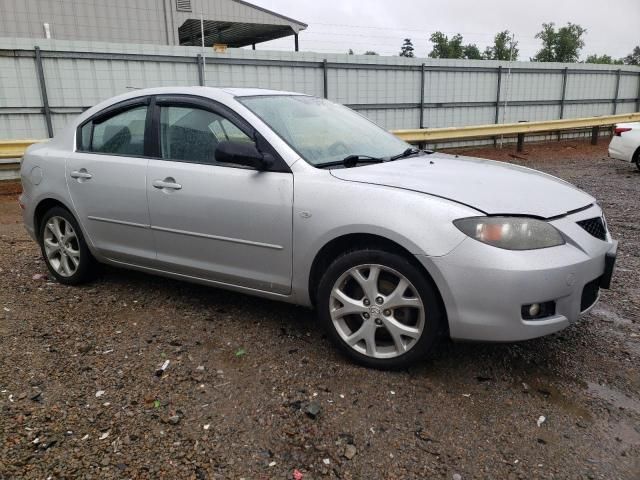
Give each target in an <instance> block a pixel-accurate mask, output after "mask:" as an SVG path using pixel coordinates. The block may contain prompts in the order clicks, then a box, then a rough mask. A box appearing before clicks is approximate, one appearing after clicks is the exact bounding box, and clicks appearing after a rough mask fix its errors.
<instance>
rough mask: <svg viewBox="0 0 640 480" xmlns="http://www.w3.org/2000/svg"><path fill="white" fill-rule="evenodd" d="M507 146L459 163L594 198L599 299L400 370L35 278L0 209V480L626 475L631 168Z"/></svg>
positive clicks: (306, 316)
mask: <svg viewBox="0 0 640 480" xmlns="http://www.w3.org/2000/svg"><path fill="white" fill-rule="evenodd" d="M526 148H527V149H528V152H526V153H525V154H521V155H519V156H520V157H521V158H514V157H512V156H510V155H511V154H513V153H514V149H513V147H509V148H508V149H505V150H504V151H496V150H494V149H492V148H488V149H475V150H465V151H464V153H465V154H472V155H477V156H484V157H491V158H498V159H502V160H506V161H510V162H515V163H519V164H524V165H527V166H531V167H533V168H538V169H541V170H544V171H546V172H549V173H551V174H554V175H558V176H560V177H562V178H564V179H566V180H569V181H570V182H573V183H575V184H576V185H578V186H579V187H581V188H583V189H584V190H586V191H588V192H590V193H591V194H593V195H595V196H596V197H597V198H598V199H599V201H600V204H601V205H602V206H603V208H604V210H605V211H606V215H607V219H608V222H609V226H610V229H611V231H612V233H613V236H614V237H615V238H617V239H619V240H620V246H619V253H618V264H617V271H616V273H615V277H614V281H613V285H612V289H611V290H610V291H604V292H603V294H602V298H601V302H600V304H599V305H598V306H597V307H596V308H595V309H594V310H593V311H592V312H591V313H590V314H588V315H586V316H585V317H584V318H583V320H582V321H580V322H579V323H578V324H576V325H573V326H572V327H570V328H568V329H566V330H564V331H562V332H560V333H558V334H555V335H552V336H549V337H546V338H541V339H537V340H532V341H528V342H523V343H519V344H464V343H457V344H456V343H452V342H449V341H445V342H443V343H442V344H441V345H440V346H439V347H438V349H437V351H436V352H435V354H434V355H433V357H432V358H430V359H428V360H425V361H424V363H422V364H421V365H417V366H415V367H413V368H411V369H409V370H406V371H401V372H382V371H375V370H367V369H364V368H361V367H358V366H355V365H353V364H351V363H349V362H348V361H347V360H346V359H345V358H343V357H342V356H340V355H339V354H338V353H337V352H336V350H335V349H334V348H333V347H332V346H331V345H330V344H329V342H328V340H327V339H326V338H325V336H324V334H323V332H322V331H321V330H320V329H319V328H318V326H317V325H316V323H315V322H314V316H313V313H312V312H311V311H308V310H306V309H303V308H299V307H294V306H290V305H285V304H280V303H275V302H270V301H266V300H260V299H256V298H252V297H248V296H244V295H240V294H235V293H229V292H225V291H222V290H216V289H213V288H205V287H201V286H194V285H190V284H187V283H180V282H177V281H172V280H167V279H162V278H157V277H152V276H148V275H144V274H140V273H133V272H127V271H120V270H115V269H111V268H106V269H105V270H104V272H103V273H102V274H101V275H100V277H99V278H98V280H96V281H95V282H94V283H93V284H91V285H87V286H84V287H76V288H70V287H65V286H61V285H59V284H57V283H54V282H51V281H48V280H46V278H45V279H41V278H38V277H37V276H36V278H34V275H35V274H44V273H46V271H45V266H44V263H43V262H42V260H41V259H40V255H39V251H38V248H37V246H36V244H35V243H34V242H32V241H31V240H30V239H29V237H28V236H27V234H26V232H25V230H24V228H23V227H22V224H21V218H20V211H19V208H18V205H17V203H16V201H15V196H4V197H0V198H1V199H0V304H1V305H0V309H1V310H0V410H1V415H0V478H1V479H10V478H11V479H13V478H33V479H36V478H37V479H46V478H51V479H58V478H86V479H89V478H100V479H102V478H166V479H182V478H195V479H210V478H246V479H254V478H255V479H262V478H280V479H287V478H303V479H305V480H309V479H311V478H314V479H317V478H343V479H412V478H442V479H454V480H459V479H463V480H466V479H472V478H474V479H475V478H483V479H484V478H486V479H531V478H545V479H638V478H640V393H639V392H640V369H639V366H640V277H639V275H638V271H639V268H640V235H639V231H640V213H639V212H640V171H638V170H637V169H636V168H635V166H632V165H629V164H625V163H623V162H618V161H614V160H610V159H607V158H606V142H602V145H600V146H598V147H591V146H590V145H588V144H586V143H582V142H577V141H574V142H561V143H550V144H547V145H533V146H532V145H529V146H527V147H526ZM165 361H169V365H168V367H167V368H166V371H165V373H164V374H163V375H161V376H157V375H156V369H157V368H158V366H159V365H161V364H162V363H163V362H165ZM316 410H317V412H316ZM347 457H349V458H347ZM296 469H297V472H296V471H295V470H296Z"/></svg>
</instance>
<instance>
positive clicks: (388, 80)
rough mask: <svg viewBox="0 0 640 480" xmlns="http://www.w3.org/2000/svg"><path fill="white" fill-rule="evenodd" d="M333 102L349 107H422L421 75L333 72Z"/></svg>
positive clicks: (330, 88) (330, 76) (330, 83)
mask: <svg viewBox="0 0 640 480" xmlns="http://www.w3.org/2000/svg"><path fill="white" fill-rule="evenodd" d="M327 80H328V85H327V87H328V89H327V90H328V93H329V98H330V99H331V100H334V101H336V102H340V103H347V104H362V103H365V104H366V103H371V104H380V103H415V104H417V103H419V101H420V72H416V71H411V70H370V69H334V68H332V69H329V70H328V71H327Z"/></svg>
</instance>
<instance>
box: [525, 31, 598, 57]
mask: <svg viewBox="0 0 640 480" xmlns="http://www.w3.org/2000/svg"><path fill="white" fill-rule="evenodd" d="M586 32H587V30H586V28H583V27H581V26H580V25H577V24H575V23H571V22H569V23H567V24H566V25H565V26H564V27H560V28H559V29H557V30H556V27H555V24H554V23H553V22H550V23H543V24H542V30H541V31H539V32H538V33H537V34H536V38H539V39H540V40H542V48H541V49H540V50H538V53H537V54H536V55H535V57H533V58H532V59H531V60H533V61H534V62H577V61H578V58H579V56H580V50H581V49H582V47H584V40H583V39H582V36H583V35H584V34H585V33H586Z"/></svg>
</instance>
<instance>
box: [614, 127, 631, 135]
mask: <svg viewBox="0 0 640 480" xmlns="http://www.w3.org/2000/svg"><path fill="white" fill-rule="evenodd" d="M629 130H631V127H616V128H615V130H614V131H613V134H614V135H615V136H616V137H621V136H622V134H623V133H624V132H628V131H629Z"/></svg>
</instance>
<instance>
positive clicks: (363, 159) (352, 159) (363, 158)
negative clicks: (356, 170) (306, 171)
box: [316, 155, 385, 168]
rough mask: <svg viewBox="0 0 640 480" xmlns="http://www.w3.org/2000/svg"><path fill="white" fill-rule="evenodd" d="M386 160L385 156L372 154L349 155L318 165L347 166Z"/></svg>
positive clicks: (322, 166)
mask: <svg viewBox="0 0 640 480" xmlns="http://www.w3.org/2000/svg"><path fill="white" fill-rule="evenodd" d="M384 161H385V160H384V159H383V158H378V157H372V156H370V155H347V156H346V157H344V158H343V159H342V160H337V161H335V162H326V163H321V164H319V165H316V167H318V168H325V167H336V166H338V165H342V166H343V167H345V168H351V167H355V166H356V165H357V164H359V163H382V162H384Z"/></svg>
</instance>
